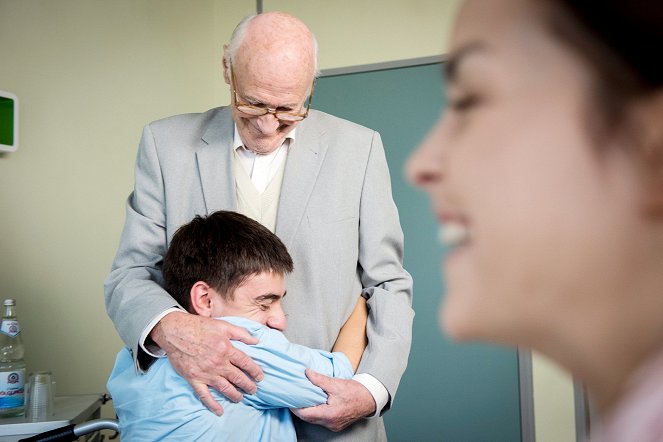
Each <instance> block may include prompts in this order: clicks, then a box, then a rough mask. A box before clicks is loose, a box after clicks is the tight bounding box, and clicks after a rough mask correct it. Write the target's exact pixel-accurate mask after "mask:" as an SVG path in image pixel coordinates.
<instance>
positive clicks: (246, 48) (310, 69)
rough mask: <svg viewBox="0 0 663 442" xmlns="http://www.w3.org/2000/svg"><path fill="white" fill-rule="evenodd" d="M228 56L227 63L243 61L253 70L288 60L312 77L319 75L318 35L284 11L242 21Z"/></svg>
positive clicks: (226, 56)
mask: <svg viewBox="0 0 663 442" xmlns="http://www.w3.org/2000/svg"><path fill="white" fill-rule="evenodd" d="M224 58H227V60H225V59H224V62H225V63H224V64H227V63H228V62H231V63H232V64H233V65H235V66H237V65H238V64H243V66H242V67H246V68H248V69H249V70H253V69H254V68H259V67H262V68H263V69H264V68H265V67H266V66H272V65H274V64H278V63H287V64H290V65H291V66H297V67H299V68H301V70H303V71H304V72H305V73H306V75H307V76H309V77H310V80H312V79H313V77H314V76H317V75H318V43H317V41H316V39H315V35H313V33H312V32H311V31H310V29H309V28H308V27H307V26H306V25H305V24H304V22H302V21H301V20H299V19H298V18H297V17H294V16H292V15H290V14H286V13H284V12H278V11H275V12H266V13H263V14H259V15H253V16H250V17H247V18H245V19H244V20H242V21H241V22H240V23H239V24H238V25H237V27H236V28H235V30H234V32H233V35H232V37H231V39H230V42H229V43H228V45H226V51H225V54H224ZM310 80H309V81H310Z"/></svg>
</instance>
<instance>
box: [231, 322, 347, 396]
mask: <svg viewBox="0 0 663 442" xmlns="http://www.w3.org/2000/svg"><path fill="white" fill-rule="evenodd" d="M258 337H259V339H260V342H259V343H258V344H256V345H247V344H244V343H243V342H239V341H232V343H233V345H234V346H235V347H237V348H238V349H239V350H242V351H243V352H245V353H246V354H247V355H248V356H250V357H251V358H252V359H253V360H254V361H255V362H256V363H257V364H258V365H260V367H261V368H262V369H263V372H264V374H265V378H264V379H263V380H262V381H260V382H259V383H257V387H258V390H257V392H256V393H255V394H254V395H246V394H245V395H244V403H246V404H248V405H250V406H252V407H255V408H258V409H269V408H281V407H285V408H304V407H311V406H315V405H320V404H323V403H325V402H326V401H327V394H326V393H325V392H324V391H323V390H322V389H321V388H320V387H317V386H315V385H313V384H312V383H311V381H309V380H308V378H307V377H306V374H305V371H306V369H307V368H311V369H312V370H314V371H316V372H318V373H321V374H323V375H325V376H329V377H333V378H342V379H350V378H352V375H353V372H352V366H351V365H350V361H349V360H348V358H347V357H346V356H345V355H344V354H343V353H339V352H335V353H331V352H328V351H324V350H315V349H312V348H309V347H305V346H303V345H298V344H294V343H292V342H290V341H288V340H287V339H286V337H285V336H284V335H283V333H281V332H280V331H278V330H274V329H269V328H266V327H265V328H261V329H260V331H259V333H258Z"/></svg>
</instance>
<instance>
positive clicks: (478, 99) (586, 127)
mask: <svg viewBox="0 0 663 442" xmlns="http://www.w3.org/2000/svg"><path fill="white" fill-rule="evenodd" d="M661 47H663V3H661V2H660V1H659V0H647V1H643V0H637V1H636V0H622V1H616V0H606V1H603V2H589V1H582V0H566V1H564V0H491V1H481V0H467V1H465V2H464V3H463V6H462V7H461V11H460V14H459V17H458V20H457V23H456V27H455V30H454V33H453V36H452V43H451V51H450V55H449V57H448V60H447V62H446V63H445V69H446V82H447V88H448V98H449V107H448V109H447V110H446V112H445V113H444V114H443V116H442V118H441V119H440V121H439V123H438V124H437V125H436V127H435V128H434V129H433V131H432V132H431V134H430V135H429V137H428V139H427V140H426V141H425V142H424V143H423V145H422V146H421V147H419V149H418V150H417V151H416V152H415V153H414V154H413V155H412V157H411V159H410V162H409V164H408V170H407V172H408V176H409V178H410V180H411V182H412V183H414V184H415V185H417V186H419V187H421V188H423V189H424V190H426V191H427V192H428V194H429V195H430V198H431V201H432V204H433V208H434V212H435V215H436V216H437V218H438V220H439V222H440V230H439V236H440V240H441V242H442V243H443V244H444V245H445V246H446V247H448V248H449V253H448V255H447V256H446V257H445V261H444V264H443V268H444V273H445V277H446V285H447V294H446V297H445V303H444V307H443V311H442V324H443V328H444V329H445V330H446V331H447V332H448V333H449V334H450V335H451V336H452V337H454V338H456V339H460V340H468V339H481V340H488V341H492V342H497V343H505V344H514V345H521V346H526V347H529V348H532V349H535V350H537V351H540V352H541V353H543V354H546V355H547V356H549V357H550V358H552V359H554V360H556V361H557V362H559V363H560V364H562V365H563V366H564V367H566V368H567V369H569V370H570V371H571V372H572V373H573V374H574V375H575V376H576V377H577V378H579V379H580V380H581V381H582V382H584V383H585V384H586V385H587V386H588V389H589V391H590V394H591V395H592V398H593V400H594V402H595V403H596V405H597V406H598V408H599V410H600V411H601V414H602V415H603V419H602V421H603V423H604V424H605V425H604V427H603V428H602V429H601V430H600V433H597V434H595V435H594V437H595V438H597V439H599V440H614V441H620V442H622V441H630V440H632V441H639V442H643V441H663V62H661V60H660V59H659V58H660V56H659V51H660V48H661Z"/></svg>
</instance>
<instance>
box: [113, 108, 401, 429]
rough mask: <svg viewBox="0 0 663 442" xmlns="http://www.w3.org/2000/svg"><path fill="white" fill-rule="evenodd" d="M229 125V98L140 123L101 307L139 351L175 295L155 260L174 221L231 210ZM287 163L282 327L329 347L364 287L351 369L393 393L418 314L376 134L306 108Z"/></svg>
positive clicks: (361, 425)
mask: <svg viewBox="0 0 663 442" xmlns="http://www.w3.org/2000/svg"><path fill="white" fill-rule="evenodd" d="M233 131H234V129H233V120H232V117H231V113H230V110H229V109H228V108H216V109H212V110H210V111H207V112H205V113H202V114H186V115H178V116H174V117H170V118H166V119H163V120H159V121H156V122H154V123H151V124H149V125H148V126H146V127H145V129H144V131H143V136H142V139H141V142H140V147H139V149H138V156H137V160H136V172H135V179H136V182H135V188H134V191H133V192H132V194H131V195H130V196H129V198H128V201H127V209H126V222H125V226H124V230H123V232H122V237H121V240H120V245H119V248H118V251H117V255H116V257H115V261H114V263H113V268H112V271H111V273H110V275H109V276H108V278H107V280H106V282H105V294H106V309H107V311H108V314H109V316H110V317H111V319H112V320H113V323H114V324H115V327H116V328H117V330H118V332H119V334H120V336H121V337H122V339H123V340H124V342H125V343H126V345H127V346H128V347H130V348H132V349H133V354H134V355H137V354H138V351H137V345H138V340H139V337H140V334H141V332H142V331H143V330H144V329H145V327H147V325H148V324H149V323H150V321H151V320H152V319H153V318H155V317H156V316H157V315H158V314H160V313H162V312H163V311H164V310H166V309H167V308H170V307H172V306H173V305H175V303H174V300H173V299H172V298H171V297H170V296H169V295H168V293H167V292H165V291H164V290H163V289H162V288H161V285H162V282H163V281H162V276H161V264H162V260H163V257H164V256H165V253H166V250H167V247H168V245H169V242H170V239H171V238H172V236H173V234H174V233H175V231H176V230H177V228H178V227H180V226H181V225H182V224H185V223H187V222H189V221H190V220H191V219H192V218H193V217H194V216H195V215H198V214H201V215H204V214H209V213H212V212H214V211H217V210H222V209H224V210H236V193H235V181H234V177H233V174H232V155H233V152H232V140H233ZM285 167H286V168H285V176H284V179H283V185H282V190H281V198H280V201H279V209H278V216H277V221H276V234H277V235H278V236H279V237H280V238H281V240H282V241H283V242H284V243H285V245H286V246H287V247H288V250H289V251H290V254H291V255H292V258H293V261H294V266H295V270H294V272H293V273H292V274H291V275H289V277H288V279H287V282H286V284H287V285H286V286H287V289H288V296H287V297H285V298H284V309H285V311H286V312H288V329H287V331H286V335H287V336H288V338H289V339H290V340H292V341H293V342H296V343H299V344H303V345H307V346H310V347H313V348H323V349H330V348H331V347H332V346H333V344H334V342H335V340H336V337H337V336H338V332H339V330H340V328H341V326H342V325H343V323H344V322H345V321H346V319H347V318H348V316H349V315H350V313H351V312H352V310H353V308H354V306H355V304H356V301H357V297H358V296H359V294H360V293H361V294H362V295H363V296H364V297H365V298H367V300H368V306H369V320H368V327H367V334H368V340H369V343H368V347H367V349H366V351H365V352H364V356H363V358H362V361H361V364H360V366H359V369H358V371H357V372H358V373H369V374H371V375H372V376H374V377H375V378H377V379H378V380H380V381H381V382H382V383H383V384H384V386H385V387H386V388H387V390H388V391H389V394H390V398H391V400H393V398H394V396H395V394H396V389H397V387H398V384H399V381H400V378H401V376H402V374H403V372H404V370H405V367H406V365H407V359H408V354H409V350H410V341H411V331H412V319H413V316H414V313H413V311H412V308H411V305H412V299H411V297H412V279H411V278H410V275H409V274H408V273H407V272H406V271H405V270H404V269H403V266H402V258H403V233H402V231H401V227H400V223H399V220H398V212H397V210H396V206H395V204H394V201H393V199H392V196H391V184H390V178H389V171H388V168H387V163H386V159H385V154H384V149H383V146H382V141H381V139H380V135H379V134H378V133H377V132H375V131H372V130H370V129H367V128H365V127H362V126H359V125H356V124H354V123H351V122H349V121H345V120H342V119H339V118H336V117H333V116H331V115H328V114H325V113H323V112H316V111H311V113H310V115H309V117H308V118H307V119H306V120H304V121H303V122H301V123H300V124H299V125H298V127H297V138H296V140H295V141H294V143H293V144H292V145H291V148H290V151H289V153H288V157H287V160H286V166H285ZM391 400H390V403H389V405H388V406H387V408H388V407H389V406H390V404H391ZM296 425H297V432H298V438H299V439H300V440H325V439H331V438H335V440H353V441H357V440H366V441H374V440H383V439H386V437H385V434H384V425H383V422H382V418H378V419H366V420H363V421H360V422H358V423H356V424H355V425H353V426H352V427H350V428H349V429H347V430H346V431H344V432H342V433H331V432H329V431H327V430H326V429H324V428H322V427H319V426H316V425H309V424H306V423H303V422H297V424H296Z"/></svg>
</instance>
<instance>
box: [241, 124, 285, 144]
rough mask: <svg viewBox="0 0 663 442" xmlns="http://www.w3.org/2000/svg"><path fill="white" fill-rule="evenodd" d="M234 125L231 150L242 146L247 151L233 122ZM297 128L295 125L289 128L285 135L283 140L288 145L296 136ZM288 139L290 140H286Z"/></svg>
mask: <svg viewBox="0 0 663 442" xmlns="http://www.w3.org/2000/svg"><path fill="white" fill-rule="evenodd" d="M233 127H234V134H233V150H237V149H239V148H240V147H241V148H243V149H244V150H246V151H248V149H246V147H244V142H243V141H242V138H241V137H240V136H239V131H238V130H237V124H233ZM296 132H297V128H296V127H295V128H294V129H293V130H291V131H290V132H289V133H288V135H286V137H285V139H284V140H283V142H284V143H288V144H287V145H288V146H291V145H292V142H293V141H295V137H296V136H297V133H296ZM288 140H290V142H288Z"/></svg>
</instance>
